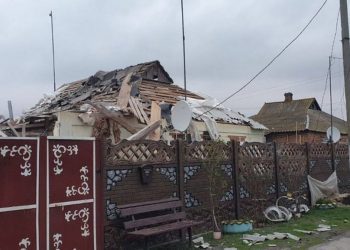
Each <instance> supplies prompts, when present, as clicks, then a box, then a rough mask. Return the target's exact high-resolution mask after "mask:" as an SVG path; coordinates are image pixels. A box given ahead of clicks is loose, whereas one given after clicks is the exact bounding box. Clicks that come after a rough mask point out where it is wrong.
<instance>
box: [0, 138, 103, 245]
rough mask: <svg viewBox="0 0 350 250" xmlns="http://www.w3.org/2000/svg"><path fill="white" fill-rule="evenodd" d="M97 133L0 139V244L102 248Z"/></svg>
mask: <svg viewBox="0 0 350 250" xmlns="http://www.w3.org/2000/svg"><path fill="white" fill-rule="evenodd" d="M98 152H99V150H98V145H97V143H96V141H95V140H94V139H93V138H91V139H90V138H85V139H71V138H55V137H48V138H46V137H43V138H41V139H36V138H35V139H32V138H4V139H3V138H1V139H0V222H1V228H0V242H1V245H0V249H1V250H2V249H4V250H5V249H6V250H8V249H23V250H24V249H45V248H46V249H84V250H85V249H101V248H102V247H101V246H102V245H101V244H102V242H101V239H102V238H101V236H102V230H101V226H99V225H102V223H100V219H99V215H100V212H101V210H100V209H101V206H100V204H99V203H101V202H100V201H99V198H100V197H101V196H100V194H99V189H98V187H99V186H100V185H99V183H100V177H101V176H100V171H99V170H100V164H99V154H98Z"/></svg>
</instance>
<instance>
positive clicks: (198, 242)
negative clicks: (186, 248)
mask: <svg viewBox="0 0 350 250" xmlns="http://www.w3.org/2000/svg"><path fill="white" fill-rule="evenodd" d="M192 242H193V243H194V244H195V245H194V247H195V248H202V249H207V248H209V247H210V244H209V243H207V242H204V238H203V237H198V238H195V239H193V240H192Z"/></svg>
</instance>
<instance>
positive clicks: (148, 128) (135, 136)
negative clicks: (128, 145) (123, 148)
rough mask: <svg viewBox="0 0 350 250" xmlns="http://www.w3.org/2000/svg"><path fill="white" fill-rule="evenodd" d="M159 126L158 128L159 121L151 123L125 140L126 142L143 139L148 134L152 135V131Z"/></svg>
mask: <svg viewBox="0 0 350 250" xmlns="http://www.w3.org/2000/svg"><path fill="white" fill-rule="evenodd" d="M159 126H160V120H158V121H155V122H153V123H151V124H150V125H148V126H146V127H144V128H143V129H141V130H140V131H138V132H137V133H135V134H133V135H132V136H130V137H129V138H127V140H128V141H132V140H141V139H145V138H146V137H147V136H148V135H149V134H150V133H152V132H153V131H154V130H156V129H157V128H158V127H159Z"/></svg>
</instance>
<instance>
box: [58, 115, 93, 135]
mask: <svg viewBox="0 0 350 250" xmlns="http://www.w3.org/2000/svg"><path fill="white" fill-rule="evenodd" d="M56 115H57V121H56V123H55V128H54V130H53V136H75V137H91V135H92V126H90V125H87V124H85V123H83V122H82V121H81V120H80V118H79V117H78V115H79V113H75V112H70V111H62V112H58V113H56Z"/></svg>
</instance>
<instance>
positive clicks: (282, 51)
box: [196, 0, 328, 118]
mask: <svg viewBox="0 0 350 250" xmlns="http://www.w3.org/2000/svg"><path fill="white" fill-rule="evenodd" d="M327 1H328V0H325V1H324V2H323V3H322V5H321V7H320V8H319V9H318V10H317V11H316V13H315V14H314V15H313V16H312V17H311V19H310V20H309V21H308V22H307V24H306V25H305V26H304V28H303V29H302V30H301V31H300V32H299V33H298V34H297V35H296V36H295V37H294V38H293V39H292V40H291V41H290V42H289V43H288V44H287V45H286V46H284V48H283V49H282V50H281V51H280V52H279V53H277V55H276V56H274V57H273V58H272V59H271V60H270V61H269V62H268V63H267V64H266V65H265V66H264V67H263V68H262V69H261V70H260V71H258V73H256V74H255V75H254V76H253V77H252V78H251V79H250V80H249V81H248V82H247V83H245V84H244V85H243V86H242V87H240V88H239V89H238V90H237V91H235V92H234V93H232V94H231V95H229V96H228V97H226V98H225V99H224V100H223V101H221V102H219V103H218V104H216V105H215V106H214V107H212V108H210V109H209V110H207V111H205V112H203V113H202V114H200V115H198V116H197V117H196V118H199V117H201V116H202V115H204V114H206V113H209V112H210V111H211V110H213V109H215V108H217V107H218V106H220V105H221V104H223V103H224V102H226V101H227V100H229V99H231V98H232V97H233V96H235V95H236V94H238V93H239V92H241V91H242V90H243V89H245V88H246V87H247V86H248V85H250V84H251V83H252V82H253V81H254V80H255V79H256V78H257V77H258V76H259V75H261V74H262V73H263V72H264V71H265V70H266V69H267V68H269V67H270V66H271V64H273V63H274V62H275V61H276V60H277V58H279V57H280V56H281V55H282V54H283V53H284V52H285V51H286V50H287V49H288V48H289V47H290V46H291V45H292V44H293V43H294V42H295V41H296V40H297V39H298V38H299V37H300V36H301V35H302V34H303V33H304V31H305V30H306V29H307V28H308V27H309V26H310V24H311V23H312V22H313V20H314V19H315V18H316V17H317V15H318V14H319V13H320V12H321V10H322V9H323V7H324V6H325V5H326V3H327Z"/></svg>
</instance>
